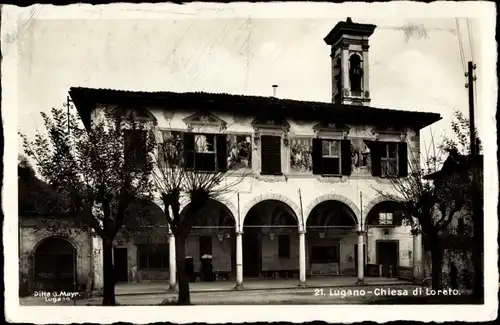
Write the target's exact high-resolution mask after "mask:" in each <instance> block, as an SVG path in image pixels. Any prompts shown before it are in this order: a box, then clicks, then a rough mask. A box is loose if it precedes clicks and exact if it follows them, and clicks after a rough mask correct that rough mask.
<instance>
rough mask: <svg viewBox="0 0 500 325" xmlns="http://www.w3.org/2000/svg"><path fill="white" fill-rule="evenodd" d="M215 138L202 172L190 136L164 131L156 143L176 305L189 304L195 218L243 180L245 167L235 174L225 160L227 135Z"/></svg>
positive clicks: (156, 174) (157, 179) (157, 177)
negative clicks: (188, 264) (188, 263)
mask: <svg viewBox="0 0 500 325" xmlns="http://www.w3.org/2000/svg"><path fill="white" fill-rule="evenodd" d="M214 138H215V140H214V141H215V143H214V145H215V147H216V148H217V154H216V159H215V160H214V163H215V165H214V166H210V167H209V168H206V169H205V171H203V169H204V168H203V167H202V168H198V167H199V166H198V163H195V159H194V157H195V156H194V155H195V153H194V146H195V145H196V143H195V137H194V134H193V133H191V132H187V133H183V134H181V133H179V132H165V133H162V142H161V143H160V144H158V157H157V158H158V160H157V166H156V167H157V168H155V169H154V171H153V176H154V177H153V179H154V182H155V184H156V189H157V191H158V193H159V196H160V197H161V200H162V201H163V204H164V209H165V218H166V221H167V222H168V225H169V227H170V230H171V231H172V233H173V235H174V236H175V248H176V265H177V275H178V285H179V296H178V300H177V303H178V304H180V305H187V304H190V302H191V299H190V292H189V280H188V278H187V276H186V273H185V257H186V252H185V242H186V238H187V236H188V234H189V233H190V231H191V228H192V227H193V224H194V223H195V221H196V219H197V218H202V217H203V216H202V215H201V214H200V211H201V210H202V209H203V207H204V206H205V205H206V204H207V203H208V201H209V200H220V199H223V197H224V195H226V194H228V193H229V192H231V191H232V190H234V188H235V187H236V186H237V185H238V184H239V183H240V182H241V181H242V180H243V177H244V174H245V173H246V168H243V173H239V174H236V173H235V172H236V169H235V168H234V166H235V164H234V161H228V159H227V158H226V157H227V142H226V141H227V139H226V135H225V134H221V135H216V136H214ZM188 148H189V149H193V150H192V151H190V150H189V149H188ZM249 152H250V153H251V151H249ZM212 159H213V158H212ZM202 164H203V162H202ZM212 167H213V168H212ZM199 169H202V170H199ZM207 169H208V170H210V171H207ZM182 200H187V201H189V204H188V205H187V208H186V211H185V213H181V211H180V209H181V202H182Z"/></svg>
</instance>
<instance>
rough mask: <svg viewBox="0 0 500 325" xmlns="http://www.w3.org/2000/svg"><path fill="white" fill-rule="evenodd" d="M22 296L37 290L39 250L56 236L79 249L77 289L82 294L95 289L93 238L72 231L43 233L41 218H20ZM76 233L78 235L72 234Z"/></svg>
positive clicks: (69, 229)
mask: <svg viewBox="0 0 500 325" xmlns="http://www.w3.org/2000/svg"><path fill="white" fill-rule="evenodd" d="M19 219H20V225H19V294H20V295H23V296H25V295H30V294H31V293H32V292H33V291H34V290H36V289H37V287H38V284H37V283H35V265H34V263H35V252H36V247H37V246H38V245H39V244H40V243H41V242H42V241H43V240H45V239H47V238H50V237H53V236H56V237H61V238H65V239H67V240H68V241H69V242H70V243H71V244H72V245H73V246H74V247H75V248H76V254H77V260H76V271H77V272H76V274H77V286H78V287H77V289H78V290H80V291H83V290H86V289H87V288H90V287H91V285H92V278H93V269H92V264H91V254H92V250H91V248H90V247H91V245H90V240H91V237H90V236H89V234H88V233H86V232H82V231H81V230H77V229H74V228H71V227H61V228H60V229H58V230H48V229H43V224H42V222H41V221H40V219H39V218H35V217H34V218H25V217H19ZM71 232H73V233H74V234H72V235H71V234H69V233H71Z"/></svg>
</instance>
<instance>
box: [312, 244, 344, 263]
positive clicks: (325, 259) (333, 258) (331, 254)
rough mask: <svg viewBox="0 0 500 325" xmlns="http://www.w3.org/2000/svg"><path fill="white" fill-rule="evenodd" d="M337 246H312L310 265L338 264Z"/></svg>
mask: <svg viewBox="0 0 500 325" xmlns="http://www.w3.org/2000/svg"><path fill="white" fill-rule="evenodd" d="M338 262H339V252H338V246H313V247H312V249H311V263H317V264H327V263H338Z"/></svg>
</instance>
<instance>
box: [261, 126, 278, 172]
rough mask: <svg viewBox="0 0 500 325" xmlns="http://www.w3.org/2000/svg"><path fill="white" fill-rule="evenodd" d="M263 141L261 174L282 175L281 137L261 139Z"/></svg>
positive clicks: (264, 136)
mask: <svg viewBox="0 0 500 325" xmlns="http://www.w3.org/2000/svg"><path fill="white" fill-rule="evenodd" d="M260 139H261V140H260V141H261V149H260V150H261V173H262V174H269V175H280V174H281V137H279V136H266V135H263V136H261V137H260Z"/></svg>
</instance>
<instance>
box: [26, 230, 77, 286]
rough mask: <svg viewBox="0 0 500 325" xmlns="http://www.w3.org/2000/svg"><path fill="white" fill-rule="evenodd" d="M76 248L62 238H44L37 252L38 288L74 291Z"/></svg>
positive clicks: (36, 276)
mask: <svg viewBox="0 0 500 325" xmlns="http://www.w3.org/2000/svg"><path fill="white" fill-rule="evenodd" d="M76 263H77V258H76V250H75V248H74V247H73V245H72V244H71V243H70V242H68V241H67V240H65V239H62V238H57V237H53V238H48V239H46V240H44V241H43V242H42V243H41V244H40V245H39V246H38V247H37V249H36V252H35V283H36V289H37V290H45V291H59V290H66V291H73V290H75V289H74V288H75V286H76V285H77V283H76Z"/></svg>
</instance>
